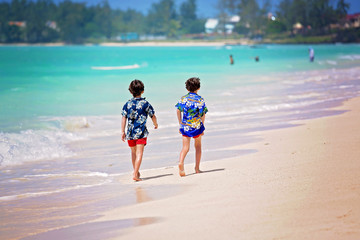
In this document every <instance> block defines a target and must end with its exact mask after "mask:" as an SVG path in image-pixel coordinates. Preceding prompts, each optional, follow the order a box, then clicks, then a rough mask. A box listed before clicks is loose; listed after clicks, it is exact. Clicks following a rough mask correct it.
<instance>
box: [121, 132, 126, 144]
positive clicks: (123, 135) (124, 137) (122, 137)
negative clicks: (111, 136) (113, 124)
mask: <svg viewBox="0 0 360 240" xmlns="http://www.w3.org/2000/svg"><path fill="white" fill-rule="evenodd" d="M125 139H126V134H125V133H124V132H123V133H122V134H121V140H122V141H123V142H125Z"/></svg>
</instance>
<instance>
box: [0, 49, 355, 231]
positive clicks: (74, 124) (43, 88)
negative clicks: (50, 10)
mask: <svg viewBox="0 0 360 240" xmlns="http://www.w3.org/2000/svg"><path fill="white" fill-rule="evenodd" d="M309 47H310V46H309V45H257V46H223V47H102V46H62V47H42V46H1V47H0V171H1V175H0V207H6V206H9V204H15V205H16V206H24V205H26V204H29V202H32V201H33V202H36V201H40V202H42V201H45V200H46V201H48V200H49V199H50V202H51V201H52V202H57V201H58V200H59V199H60V200H64V201H65V198H66V200H68V199H72V200H73V201H78V200H79V199H78V198H77V197H74V196H75V195H77V196H81V197H84V196H88V195H91V194H94V193H96V195H98V194H99V193H101V191H105V190H106V189H108V190H109V189H111V184H112V183H113V182H114V179H115V178H116V177H118V176H119V175H121V174H126V173H128V172H130V171H131V163H130V155H129V154H130V151H129V149H128V147H127V146H126V144H125V143H122V142H121V141H120V119H121V117H120V113H121V108H122V106H123V104H124V103H125V102H126V101H127V100H128V99H129V98H131V95H130V93H129V92H128V90H127V89H128V85H129V83H130V81H131V80H133V79H140V80H142V81H143V82H144V84H145V93H144V96H145V97H146V98H147V99H148V100H149V101H150V103H151V104H152V105H153V106H154V108H155V110H156V114H157V116H158V121H159V125H160V127H159V129H158V130H156V131H155V130H153V129H152V125H151V121H150V122H149V123H148V128H149V129H150V137H149V144H148V146H147V147H146V152H145V155H144V161H143V164H142V169H145V168H157V167H166V166H173V165H176V161H177V158H178V152H179V150H180V147H181V142H180V141H181V139H180V137H179V135H178V132H177V128H178V126H177V120H176V115H175V108H174V105H175V104H176V102H177V101H178V99H179V98H180V97H181V96H182V95H184V94H186V90H185V87H184V82H185V81H186V79H188V78H189V77H193V76H196V77H200V79H201V90H200V92H199V94H200V95H202V96H203V97H204V98H205V101H206V103H207V105H208V108H209V113H208V114H207V120H206V135H205V137H204V139H203V141H204V154H203V159H204V160H215V159H219V158H227V157H234V156H241V155H242V154H247V153H251V152H253V151H254V150H249V151H245V150H241V151H240V150H233V151H229V150H226V148H228V147H231V146H235V145H239V144H242V143H248V142H251V141H256V140H258V139H256V138H254V137H251V135H249V133H251V132H254V131H259V130H266V129H274V128H282V127H289V126H292V125H293V123H292V122H293V121H296V120H299V119H310V118H316V117H322V116H329V115H333V114H339V113H341V112H339V111H334V110H332V109H331V107H333V106H337V105H339V104H341V103H342V102H343V101H345V100H347V99H350V98H353V97H356V96H359V95H360V77H359V76H360V74H359V73H360V45H356V44H352V45H341V44H339V45H315V46H312V47H313V48H314V49H315V61H314V62H313V63H311V62H309V59H308V48H309ZM230 54H232V55H233V57H234V60H235V64H234V65H230V64H229V55H230ZM255 56H259V57H260V61H259V62H255V61H254V57H255ZM224 139H226V141H224ZM191 154H192V153H190V155H189V157H188V158H189V160H188V161H187V163H190V162H192V161H193V160H192V156H191ZM190 159H191V160H190ZM121 189H122V190H124V189H127V188H126V186H122V188H121ZM110 191H111V190H110ZM75 192H76V194H74V193H75ZM99 195H101V194H99ZM122 196H124V195H122ZM118 198H121V196H115V195H111V196H109V197H108V198H107V200H106V201H114V199H118ZM93 201H95V200H94V199H93ZM98 201H104V200H103V199H102V200H100V199H98ZM84 208H86V204H83V205H81V207H78V208H76V209H71V211H72V212H73V214H78V215H76V216H82V215H81V214H80V212H83V209H84ZM90 209H91V208H90ZM94 209H97V210H99V207H98V208H94ZM75 210H76V211H75ZM69 211H70V210H69ZM46 213H47V212H46V211H45V210H44V212H43V214H44V216H45V215H46ZM62 213H63V212H62ZM3 214H5V215H6V217H9V218H10V219H14V220H13V224H15V223H16V219H17V218H19V213H18V212H11V211H7V212H6V213H5V212H3ZM67 214H69V212H67ZM5 215H4V217H5ZM60 215H61V214H60ZM60 215H59V217H61V216H60ZM82 217H83V216H82ZM39 219H40V220H39V221H42V220H41V219H46V218H45V217H43V218H42V217H40V218H39ZM74 219H76V218H74ZM81 219H82V218H81V217H80V218H79V219H78V220H76V221H77V222H81ZM44 221H45V220H44ZM59 221H60V220H59ZM74 221H75V220H74ZM61 224H63V222H61V223H54V225H52V226H51V227H57V226H60V225H61ZM67 224H69V223H67ZM12 226H13V225H11V224H10V223H9V224H8V225H6V224H5V225H0V232H1V230H2V229H3V231H4V232H6V231H7V230H6V229H11V227H12ZM27 227H29V228H30V227H33V226H32V225H28V226H27ZM4 229H5V230H4ZM6 233H7V234H10V233H9V232H6ZM10 235H11V234H10Z"/></svg>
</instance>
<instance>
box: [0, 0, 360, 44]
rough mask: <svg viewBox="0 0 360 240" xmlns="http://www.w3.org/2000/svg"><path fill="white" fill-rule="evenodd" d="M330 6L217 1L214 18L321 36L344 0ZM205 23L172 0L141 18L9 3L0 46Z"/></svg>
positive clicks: (249, 28) (252, 29)
mask: <svg viewBox="0 0 360 240" xmlns="http://www.w3.org/2000/svg"><path fill="white" fill-rule="evenodd" d="M333 2H334V1H332V0H281V1H280V3H279V4H278V5H277V6H272V5H271V0H264V1H263V4H262V5H261V6H260V5H259V4H258V1H257V0H218V6H217V9H218V16H217V17H218V18H219V20H220V26H221V24H222V25H223V26H224V27H225V24H226V21H227V19H228V18H229V16H231V15H238V16H240V17H241V20H240V21H239V22H238V23H237V24H236V25H235V28H234V32H236V33H238V34H242V35H245V36H247V37H254V36H259V35H260V36H264V35H270V34H274V33H277V34H281V33H290V34H291V35H294V34H295V32H294V24H297V23H298V24H301V26H302V28H301V31H300V34H302V35H310V36H311V35H324V34H329V33H331V31H332V30H331V29H330V27H329V26H330V24H335V23H341V22H342V21H344V19H345V16H346V15H347V11H348V9H349V4H348V3H346V2H345V0H337V1H336V2H335V4H334V3H333ZM274 9H275V11H274V12H273V13H272V16H270V15H269V13H270V12H272V10H274ZM205 21H206V19H203V18H199V17H198V16H197V3H196V0H185V1H184V2H183V3H182V4H180V5H179V6H176V4H175V0H159V1H158V2H156V3H153V4H152V5H151V8H150V10H149V11H148V13H146V14H143V13H141V12H139V11H136V10H133V9H128V10H126V11H124V10H119V9H112V8H111V7H110V5H109V3H108V1H107V0H104V1H103V2H101V3H100V4H97V5H92V6H87V5H86V4H85V3H74V2H71V1H70V0H64V1H62V2H60V3H58V4H55V3H54V2H53V1H52V0H37V1H36V0H12V1H11V2H9V3H0V42H2V43H19V42H25V43H45V42H66V43H83V42H89V41H90V42H91V41H93V42H96V41H109V40H113V39H115V38H116V37H117V36H119V35H120V34H122V33H129V32H136V33H137V34H139V35H154V36H157V35H161V36H167V37H170V38H177V37H180V36H182V35H184V34H198V33H203V32H204V30H205V29H204V24H205ZM24 23H25V24H24ZM223 32H224V31H223ZM297 34H299V32H297ZM356 38H357V39H360V36H355V39H356Z"/></svg>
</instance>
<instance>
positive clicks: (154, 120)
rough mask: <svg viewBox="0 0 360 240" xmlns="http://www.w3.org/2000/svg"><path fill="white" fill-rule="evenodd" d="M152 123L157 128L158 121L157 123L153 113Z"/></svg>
mask: <svg viewBox="0 0 360 240" xmlns="http://www.w3.org/2000/svg"><path fill="white" fill-rule="evenodd" d="M151 120H152V122H153V124H154V128H155V129H157V128H158V123H157V118H156V116H155V115H153V116H152V118H151Z"/></svg>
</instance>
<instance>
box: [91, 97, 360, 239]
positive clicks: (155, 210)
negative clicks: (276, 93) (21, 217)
mask: <svg viewBox="0 0 360 240" xmlns="http://www.w3.org/2000/svg"><path fill="white" fill-rule="evenodd" d="M341 109H351V111H349V112H347V113H345V114H342V115H338V116H332V117H326V118H321V119H315V120H309V121H306V122H297V123H302V124H304V125H301V126H298V127H293V128H288V129H280V130H271V131H267V132H261V133H257V134H261V135H260V136H261V137H262V138H263V141H261V142H258V143H254V144H249V145H247V146H241V148H243V149H245V148H246V149H258V150H259V152H258V153H255V154H251V155H247V156H241V157H238V158H234V159H227V160H226V159H219V160H218V161H214V162H203V163H202V170H205V171H207V172H205V173H203V174H196V175H195V174H192V173H193V172H194V171H193V167H194V164H193V156H188V157H187V159H186V163H191V164H188V165H186V168H185V170H186V172H187V174H189V175H188V176H186V177H184V178H180V177H179V176H178V171H177V168H172V169H160V170H151V171H143V172H142V177H153V176H159V175H163V174H169V173H173V174H174V175H172V176H166V177H158V178H152V179H149V180H147V181H143V182H140V183H133V182H131V180H129V179H130V176H126V177H124V178H122V179H120V180H121V181H123V182H125V183H128V184H134V185H136V186H137V187H138V189H140V190H139V191H137V194H136V197H137V198H138V202H139V203H138V204H135V205H131V206H126V207H122V208H119V209H115V210H112V211H110V212H108V213H106V215H105V216H104V217H102V218H100V219H98V220H97V222H101V221H109V220H121V219H133V218H146V217H148V218H151V219H152V218H155V219H157V220H156V221H155V222H153V221H151V222H146V221H145V222H141V221H139V224H138V225H142V226H138V227H134V228H128V229H125V230H124V231H123V232H122V234H121V235H119V236H118V237H117V238H115V239H172V240H175V239H251V240H254V239H299V240H304V239H342V240H343V239H354V240H355V239H360V127H359V120H360V98H358V99H353V100H351V101H349V102H346V103H345V104H344V106H343V107H341ZM255 134H256V133H255ZM205 137H206V136H205ZM190 174H192V175H190ZM164 184H173V185H176V186H180V187H182V188H183V189H184V191H183V192H181V193H180V194H178V195H176V196H173V197H169V198H166V199H160V200H152V201H146V200H147V196H146V192H144V191H141V189H142V188H144V189H146V187H147V186H157V185H164Z"/></svg>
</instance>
